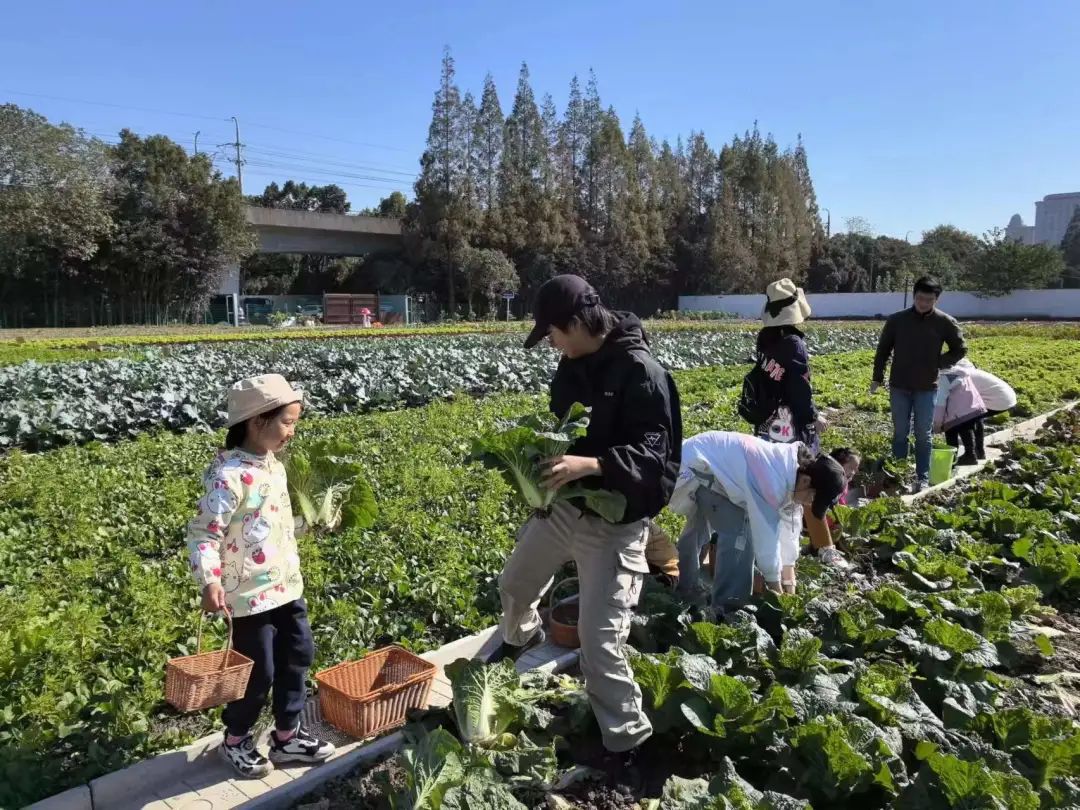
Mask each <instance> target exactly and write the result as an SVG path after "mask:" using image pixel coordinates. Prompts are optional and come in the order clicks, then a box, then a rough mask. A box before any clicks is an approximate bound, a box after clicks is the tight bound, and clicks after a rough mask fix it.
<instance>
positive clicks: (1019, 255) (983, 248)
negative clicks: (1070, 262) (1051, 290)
mask: <svg viewBox="0 0 1080 810" xmlns="http://www.w3.org/2000/svg"><path fill="white" fill-rule="evenodd" d="M1064 269H1065V262H1064V260H1063V259H1062V255H1061V251H1060V250H1059V249H1058V248H1056V247H1051V246H1049V245H1024V244H1021V243H1020V242H1016V241H1013V240H1012V239H1010V238H1009V237H1008V236H1006V235H1005V231H1004V230H1003V229H1002V228H994V229H993V230H991V231H988V232H987V233H986V235H985V236H984V237H983V238H982V239H980V240H979V251H978V252H977V253H976V254H975V255H974V256H973V257H972V258H971V260H970V262H969V264H968V268H967V281H968V284H969V286H970V287H971V289H972V290H975V291H976V292H978V293H980V294H982V295H984V296H997V295H1007V294H1008V293H1010V292H1012V291H1013V290H1032V289H1034V290H1038V289H1043V288H1045V287H1047V286H1057V285H1058V284H1060V283H1061V277H1062V272H1063V271H1064Z"/></svg>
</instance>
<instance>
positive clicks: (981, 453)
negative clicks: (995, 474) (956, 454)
mask: <svg viewBox="0 0 1080 810" xmlns="http://www.w3.org/2000/svg"><path fill="white" fill-rule="evenodd" d="M975 458H977V459H978V460H979V461H986V451H985V450H983V449H982V448H981V447H976V448H975Z"/></svg>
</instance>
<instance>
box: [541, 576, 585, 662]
mask: <svg viewBox="0 0 1080 810" xmlns="http://www.w3.org/2000/svg"><path fill="white" fill-rule="evenodd" d="M577 581H578V579H577V577H567V578H566V579H564V580H561V581H560V582H558V583H557V584H555V585H553V586H552V587H551V590H550V591H548V604H549V605H550V606H551V612H550V613H548V630H550V631H551V643H552V644H557V645H558V646H560V647H566V648H567V649H569V650H576V649H577V648H578V647H580V646H581V638H580V636H579V635H578V629H577V626H578V615H579V609H578V603H577V601H576V600H574V601H570V600H569V599H565V600H563V601H561V602H556V601H555V591H557V590H559V588H561V587H563V586H564V585H569V584H570V583H576V582H577Z"/></svg>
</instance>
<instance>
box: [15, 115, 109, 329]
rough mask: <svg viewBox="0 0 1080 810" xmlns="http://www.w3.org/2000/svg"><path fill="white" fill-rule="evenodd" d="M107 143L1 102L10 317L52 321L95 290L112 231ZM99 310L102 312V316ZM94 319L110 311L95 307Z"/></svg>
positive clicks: (22, 321) (24, 321)
mask: <svg viewBox="0 0 1080 810" xmlns="http://www.w3.org/2000/svg"><path fill="white" fill-rule="evenodd" d="M110 182H111V180H110V176H109V172H108V162H107V158H106V151H105V147H104V145H103V144H102V143H101V142H100V141H95V140H91V139H88V138H86V137H85V136H84V135H83V134H82V133H81V132H80V131H78V130H76V129H74V128H73V127H70V126H68V125H66V124H63V125H60V126H55V125H53V124H50V123H49V122H48V121H47V120H46V119H45V118H44V117H43V116H41V115H38V114H37V113H35V112H32V111H30V110H24V109H22V108H20V107H17V106H15V105H14V104H4V105H0V301H3V302H4V303H3V306H4V312H5V317H4V322H5V324H8V325H14V324H19V325H21V324H46V323H47V324H51V325H56V326H59V325H60V324H61V323H62V321H63V320H64V319H63V317H62V312H61V309H62V307H64V306H65V305H66V304H67V303H69V302H70V300H71V298H72V297H73V294H75V293H80V294H82V295H84V296H86V295H88V292H89V291H88V289H87V287H88V285H90V284H91V280H90V279H89V278H88V277H87V276H86V273H85V263H86V261H87V260H89V259H91V258H92V257H93V256H94V255H95V254H96V253H97V251H98V247H99V244H100V243H101V242H102V241H103V240H104V239H106V238H107V237H108V236H109V234H110V233H111V231H112V228H113V223H112V219H111V216H110V212H109V209H108V205H107V200H106V193H107V191H108V188H109V185H110ZM95 315H96V317H95ZM89 316H90V319H91V321H92V322H93V321H95V320H97V319H99V318H103V317H104V313H100V311H97V310H94V309H92V308H91V309H90V311H89Z"/></svg>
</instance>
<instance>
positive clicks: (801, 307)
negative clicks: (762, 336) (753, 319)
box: [761, 278, 810, 326]
mask: <svg viewBox="0 0 1080 810" xmlns="http://www.w3.org/2000/svg"><path fill="white" fill-rule="evenodd" d="M765 296H766V298H767V299H768V301H767V302H766V303H765V307H764V308H763V309H762V310H761V322H762V323H763V324H764V325H765V326H798V325H799V324H800V323H802V322H803V321H805V320H806V319H807V318H809V317H810V304H809V303H807V301H806V296H805V295H804V294H803V291H802V287H796V286H795V282H794V281H792V280H791V279H790V278H782V279H780V280H779V281H774V282H773V283H772V284H770V285H769V286H768V287H767V288H766V289H765Z"/></svg>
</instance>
